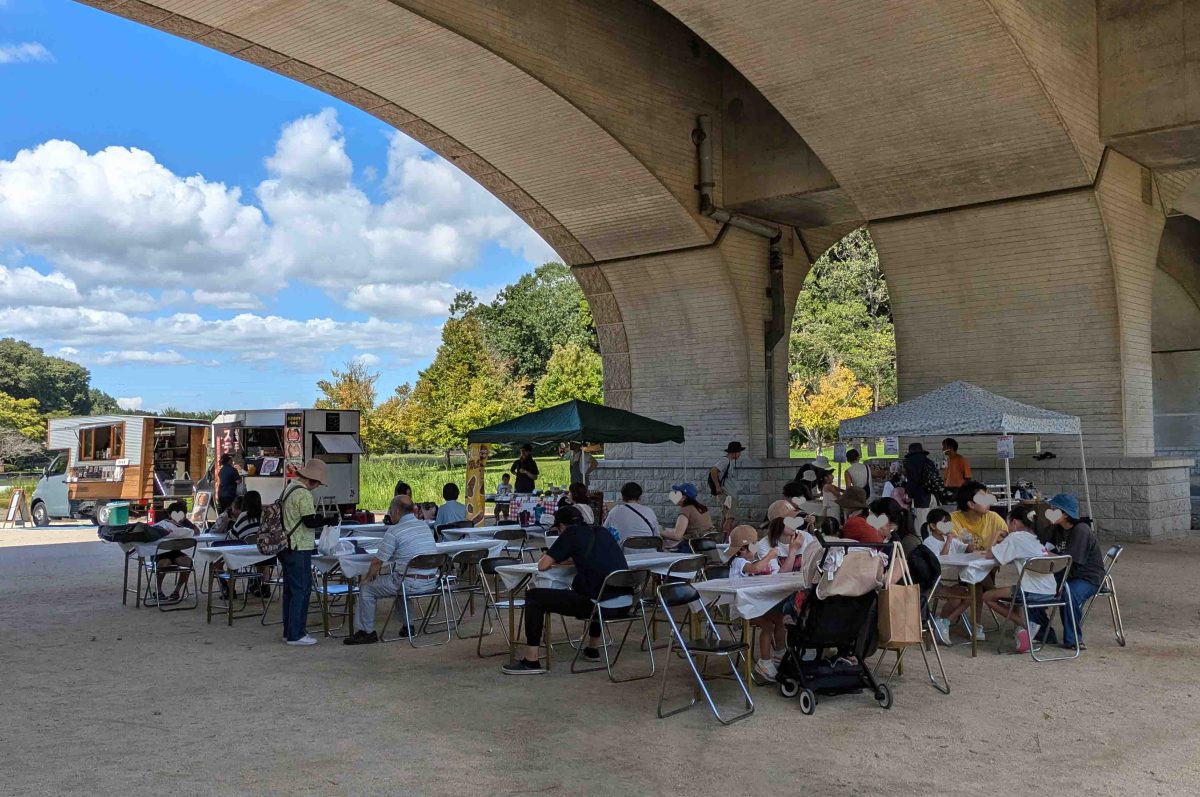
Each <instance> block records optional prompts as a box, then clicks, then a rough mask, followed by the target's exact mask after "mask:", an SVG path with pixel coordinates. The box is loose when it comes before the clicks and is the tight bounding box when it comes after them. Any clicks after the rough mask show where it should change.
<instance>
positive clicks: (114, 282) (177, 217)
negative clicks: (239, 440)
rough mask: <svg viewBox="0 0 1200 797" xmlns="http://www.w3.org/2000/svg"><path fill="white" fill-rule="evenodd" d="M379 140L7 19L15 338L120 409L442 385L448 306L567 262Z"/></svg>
mask: <svg viewBox="0 0 1200 797" xmlns="http://www.w3.org/2000/svg"><path fill="white" fill-rule="evenodd" d="M553 257H554V255H553V252H552V251H551V250H550V248H549V247H548V246H546V244H545V243H544V242H543V241H541V239H540V238H538V237H537V235H536V234H535V233H534V232H533V231H532V230H530V229H529V228H528V227H527V226H526V225H525V224H524V223H523V222H522V221H521V220H520V219H519V218H517V217H516V216H515V215H514V214H512V213H511V212H510V211H509V210H508V209H507V208H505V207H504V206H503V205H501V204H500V203H499V202H498V201H496V200H495V199H494V198H492V197H491V196H490V195H488V194H487V192H486V191H484V190H483V189H482V188H480V187H479V186H478V185H476V184H475V183H474V182H472V181H471V180H470V179H469V178H467V177H466V176H465V175H463V174H462V173H461V172H459V171H458V170H457V169H455V168H454V167H453V166H451V165H450V164H448V163H446V162H445V161H443V160H441V159H440V158H438V156H436V155H435V154H433V153H431V152H429V151H428V150H426V149H424V148H423V147H421V146H420V145H419V144H416V143H415V142H413V141H411V140H410V139H408V138H407V137H405V136H403V135H402V134H399V133H397V132H396V131H394V130H393V129H392V128H390V127H389V126H387V125H386V124H384V123H382V122H380V121H379V120H377V119H375V118H374V117H371V116H369V115H367V114H365V113H363V112H362V111H359V110H357V109H355V108H353V107H351V106H348V105H345V104H343V103H341V102H338V101H337V100H336V99H334V98H332V97H330V96H328V95H325V94H322V93H320V92H318V91H316V90H314V89H311V88H309V87H307V86H305V85H303V84H300V83H296V82H293V81H291V80H289V79H287V78H284V77H282V76H279V75H276V74H274V73H272V72H268V71H266V70H263V69H260V68H258V67H255V66H252V65H250V64H246V63H244V62H242V61H239V60H237V59H235V58H231V57H229V56H226V55H223V54H221V53H218V52H215V51H212V50H208V49H206V48H204V47H201V46H199V45H196V44H193V43H191V42H188V41H184V40H182V39H177V38H175V37H172V36H170V35H167V34H165V33H161V32H158V31H155V30H152V29H150V28H147V27H144V26H141V25H138V24H136V23H133V22H130V21H128V20H125V19H121V18H119V17H116V16H113V15H110V14H106V13H104V12H101V11H98V10H96V9H93V8H90V7H88V6H83V5H79V4H77V3H74V2H70V1H69V0H0V269H2V270H0V335H4V336H9V335H11V336H13V337H18V338H22V339H25V340H29V341H30V342H32V343H34V344H36V345H38V346H42V347H43V348H45V349H46V350H47V351H48V352H49V353H53V354H58V355H60V356H65V357H68V358H70V359H73V360H75V361H77V362H80V363H82V364H83V365H85V366H87V367H88V368H89V369H90V370H91V371H92V381H93V384H94V385H95V386H96V387H99V388H100V389H102V390H105V391H106V392H108V393H111V394H112V395H114V396H117V397H119V398H122V399H125V400H126V403H127V404H128V405H129V406H133V407H137V406H140V407H142V408H145V409H152V410H153V409H161V408H163V407H165V406H168V405H174V406H177V407H182V408H185V409H218V408H245V407H259V406H262V407H271V406H285V405H304V406H307V405H310V404H311V403H312V401H314V400H315V398H316V388H315V382H316V380H317V379H319V378H322V377H323V376H325V375H326V374H327V373H328V372H329V370H330V369H331V368H333V367H338V366H340V365H341V364H343V363H345V362H346V361H347V360H349V359H351V358H355V357H357V358H362V359H363V360H364V361H365V362H366V363H368V364H369V365H370V366H371V367H372V368H373V369H375V370H378V371H380V372H381V378H380V380H379V383H378V385H377V387H378V388H379V393H380V395H381V398H384V397H386V395H387V394H388V393H389V392H390V391H391V389H392V388H393V387H395V386H396V385H398V384H400V383H402V382H406V381H413V380H414V379H415V378H416V372H417V370H418V369H419V368H422V367H424V366H425V365H427V364H428V362H429V360H430V358H431V357H432V354H433V351H434V349H435V348H436V346H437V342H438V336H439V330H440V326H441V323H442V321H443V320H444V319H445V305H446V304H447V302H448V298H449V297H450V296H452V295H453V292H454V291H455V290H457V289H463V288H465V289H470V290H473V291H475V292H476V293H477V294H479V295H482V296H485V297H486V296H489V295H490V294H492V293H493V292H494V291H495V290H497V289H498V288H499V287H501V286H503V285H504V284H506V283H509V282H512V281H513V280H515V279H516V278H517V277H518V276H520V275H521V274H522V273H524V272H526V271H529V270H531V269H532V268H533V266H535V265H536V264H537V263H540V262H543V261H544V260H547V259H553Z"/></svg>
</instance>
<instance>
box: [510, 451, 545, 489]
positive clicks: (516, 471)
mask: <svg viewBox="0 0 1200 797" xmlns="http://www.w3.org/2000/svg"><path fill="white" fill-rule="evenodd" d="M508 470H509V472H510V473H512V474H513V475H515V476H516V477H517V482H516V484H514V485H513V489H514V490H516V492H517V494H518V495H529V494H530V493H532V492H533V490H534V486H535V482H536V481H537V477H538V466H537V462H535V461H534V459H533V446H531V445H530V444H529V443H526V444H525V445H523V446H521V456H520V458H519V459H518V460H517V461H516V462H514V463H513V464H512V465H511V466H510V467H509V469H508Z"/></svg>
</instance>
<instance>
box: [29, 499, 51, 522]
mask: <svg viewBox="0 0 1200 797" xmlns="http://www.w3.org/2000/svg"><path fill="white" fill-rule="evenodd" d="M33 525H35V526H49V525H50V512H49V511H47V510H46V505H45V504H43V503H42V502H41V501H38V502H37V503H36V504H34V505H33Z"/></svg>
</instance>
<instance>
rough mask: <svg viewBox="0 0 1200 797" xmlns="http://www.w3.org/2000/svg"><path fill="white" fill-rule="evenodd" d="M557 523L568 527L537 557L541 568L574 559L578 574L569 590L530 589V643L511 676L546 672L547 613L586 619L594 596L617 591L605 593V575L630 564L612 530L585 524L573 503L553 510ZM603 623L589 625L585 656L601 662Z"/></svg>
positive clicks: (527, 632) (511, 665) (527, 599)
mask: <svg viewBox="0 0 1200 797" xmlns="http://www.w3.org/2000/svg"><path fill="white" fill-rule="evenodd" d="M554 523H555V525H556V526H559V527H561V528H563V529H564V530H563V532H562V534H560V535H559V536H558V539H557V540H555V541H554V544H553V545H551V546H550V549H549V550H548V551H546V553H544V554H542V558H541V559H539V560H538V565H537V567H538V570H539V571H542V572H544V571H546V570H549V569H550V568H552V567H558V566H560V565H563V564H566V563H568V562H569V563H570V564H573V565H574V566H575V578H574V580H573V581H572V582H571V588H570V589H547V588H542V587H534V588H532V589H527V590H526V591H525V643H526V644H525V648H524V651H523V653H524V655H523V656H522V657H521V658H518V659H514V660H513V661H512V662H510V663H508V664H506V665H504V667H503V668H501V669H502V671H503V672H505V673H507V674H509V675H535V674H539V673H544V672H546V670H545V668H543V667H542V664H541V661H540V660H539V657H538V647H539V646H540V645H541V643H542V629H543V627H544V626H545V622H546V615H547V614H562V615H566V616H568V617H575V618H578V619H580V620H586V619H587V618H588V617H589V616H590V615H591V613H592V605H593V604H592V601H593V600H609V599H611V598H613V597H616V596H615V595H601V594H600V590H601V587H603V586H604V579H606V578H608V575H609V573H612V572H613V571H615V570H624V569H626V567H627V566H628V565H627V564H626V562H625V554H624V553H623V552H622V551H621V546H620V545H619V544H618V543H617V540H616V538H615V537H613V535H611V534H609V533H608V530H607V529H604V528H601V527H600V526H593V525H591V524H589V523H585V522H584V520H583V514H582V513H581V512H580V511H579V507H578V506H576V505H574V504H568V505H566V506H563V507H561V508H560V509H559V510H558V511H557V512H555V513H554ZM630 608H631V607H624V608H615V609H611V610H610V609H606V610H605V612H606V613H609V612H611V613H612V614H613V615H615V616H619V615H622V614H627V613H628V612H629V609H630ZM599 644H600V624H599V623H596V622H593V623H591V624H590V625H589V627H588V639H587V644H586V645H585V646H584V648H583V651H582V656H583V657H584V658H585V659H588V660H589V661H599V659H600V651H599V649H598V647H599Z"/></svg>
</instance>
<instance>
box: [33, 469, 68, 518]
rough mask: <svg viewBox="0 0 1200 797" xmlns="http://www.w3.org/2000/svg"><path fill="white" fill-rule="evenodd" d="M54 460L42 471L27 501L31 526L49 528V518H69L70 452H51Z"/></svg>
mask: <svg viewBox="0 0 1200 797" xmlns="http://www.w3.org/2000/svg"><path fill="white" fill-rule="evenodd" d="M51 453H52V454H53V455H54V459H53V460H51V461H50V464H49V465H47V466H46V467H45V468H44V469H43V470H42V478H40V479H38V483H37V487H36V488H34V491H33V496H32V497H31V498H30V500H29V506H30V508H31V509H30V511H32V512H33V525H35V526H49V525H50V520H51V518H69V517H70V516H71V501H70V499H69V498H68V497H67V464H68V462H69V461H70V458H71V452H70V451H54V452H51Z"/></svg>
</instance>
